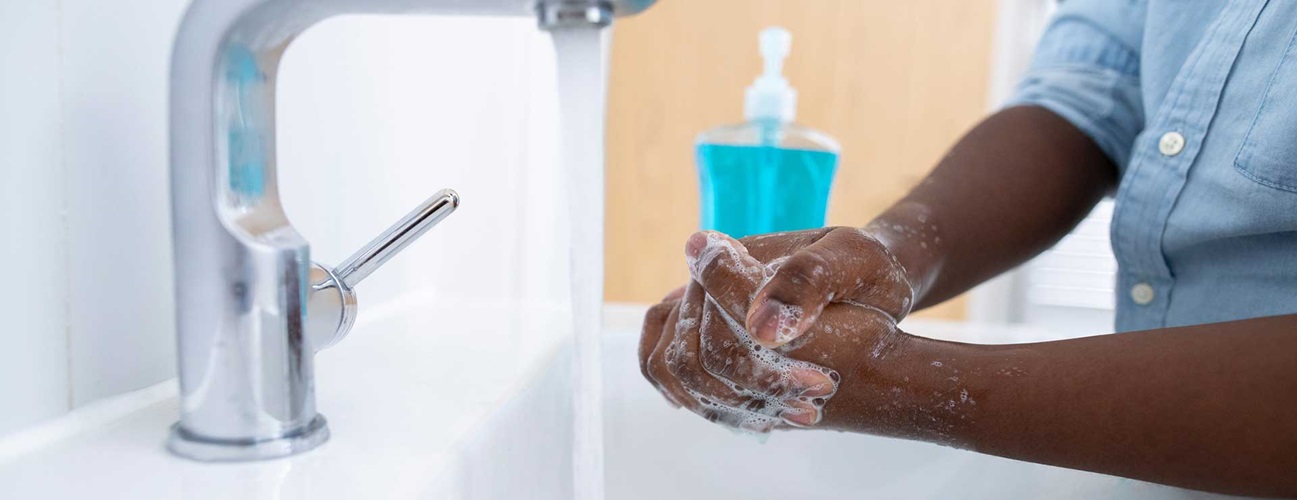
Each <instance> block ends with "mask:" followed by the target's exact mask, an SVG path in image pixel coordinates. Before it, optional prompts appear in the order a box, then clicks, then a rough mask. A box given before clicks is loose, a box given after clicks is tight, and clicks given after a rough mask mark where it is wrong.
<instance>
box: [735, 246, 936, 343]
mask: <svg viewBox="0 0 1297 500" xmlns="http://www.w3.org/2000/svg"><path fill="white" fill-rule="evenodd" d="M773 264H774V263H772V265H773ZM911 300H912V291H911V289H910V285H909V281H908V280H906V278H905V272H904V270H903V269H902V268H901V266H900V265H899V264H897V263H896V260H895V259H893V258H892V257H891V254H890V253H889V252H888V251H887V249H886V247H884V246H883V244H882V243H880V242H879V241H878V240H876V239H874V238H872V237H870V236H867V235H866V234H865V233H864V232H862V231H860V230H857V229H847V228H843V229H836V230H833V231H830V232H828V233H825V235H824V236H823V237H821V238H820V239H818V240H816V241H815V242H813V243H811V244H810V245H807V246H806V247H804V248H802V249H801V250H798V251H797V252H795V253H793V254H792V255H791V256H789V257H788V259H787V260H785V261H784V262H782V263H781V264H779V269H778V271H776V272H775V274H774V276H773V277H771V278H770V280H769V281H768V282H766V283H765V284H764V285H763V286H762V287H761V289H760V290H758V291H757V293H756V295H755V296H753V300H752V304H753V306H752V307H751V308H750V309H749V310H748V316H747V321H746V326H747V328H748V331H749V332H751V333H752V336H753V337H754V338H756V340H757V342H760V343H762V344H764V345H766V346H768V347H775V346H780V345H783V344H786V343H788V342H790V341H792V340H793V339H795V338H797V337H798V336H800V335H802V334H803V333H805V332H806V331H807V330H808V329H809V328H810V326H811V325H813V324H814V323H815V321H816V320H817V319H819V315H820V313H821V312H823V311H824V307H825V306H827V305H828V304H829V303H830V302H834V301H839V302H854V303H859V304H861V305H864V306H868V307H872V308H875V309H878V310H880V311H882V312H884V313H887V314H889V315H891V316H892V318H894V319H899V318H901V317H904V316H905V314H907V313H908V312H909V308H910V302H911Z"/></svg>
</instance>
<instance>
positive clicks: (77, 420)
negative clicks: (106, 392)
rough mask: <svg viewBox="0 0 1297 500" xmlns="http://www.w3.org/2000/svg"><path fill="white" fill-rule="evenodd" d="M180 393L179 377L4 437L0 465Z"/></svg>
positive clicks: (94, 404)
mask: <svg viewBox="0 0 1297 500" xmlns="http://www.w3.org/2000/svg"><path fill="white" fill-rule="evenodd" d="M178 393H179V384H177V383H176V379H171V380H167V381H165V382H162V383H160V384H157V385H153V386H150V387H145V388H143V389H140V390H137V391H132V392H128V393H126V394H122V395H118V396H114V397H111V398H107V399H101V400H99V401H95V402H93V403H90V404H87V405H85V406H83V407H81V408H77V409H75V410H72V411H70V412H68V413H67V414H65V415H63V416H61V417H58V418H55V419H53V420H49V421H46V422H44V423H40V424H36V425H35V426H33V427H29V428H27V429H24V430H21V431H18V432H15V433H13V434H11V435H9V436H7V437H5V438H3V439H0V465H4V464H7V463H10V462H12V461H14V460H17V459H19V458H22V457H23V456H26V455H27V454H29V453H33V452H36V451H40V450H42V449H44V448H47V447H49V446H51V445H54V444H56V443H59V442H62V441H65V440H68V439H71V438H74V437H77V436H79V435H81V434H85V433H88V432H93V431H96V430H99V429H103V428H104V427H107V426H109V425H111V424H112V423H114V422H117V421H119V420H122V419H124V418H129V417H131V416H132V415H134V414H136V413H137V412H139V411H141V410H143V409H145V408H148V407H150V406H153V405H155V404H158V403H160V402H163V401H166V400H168V399H171V398H174V397H176V395H177V394H178Z"/></svg>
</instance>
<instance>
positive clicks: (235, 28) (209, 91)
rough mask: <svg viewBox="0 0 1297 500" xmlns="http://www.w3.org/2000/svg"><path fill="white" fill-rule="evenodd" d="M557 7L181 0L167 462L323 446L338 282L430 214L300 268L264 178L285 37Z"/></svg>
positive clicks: (344, 290) (343, 305) (342, 293)
mask: <svg viewBox="0 0 1297 500" xmlns="http://www.w3.org/2000/svg"><path fill="white" fill-rule="evenodd" d="M557 1H560V0H542V1H541V2H540V4H539V5H538V4H537V3H536V2H535V1H534V0H311V1H307V0H193V2H192V3H191V4H190V6H189V9H188V11H187V12H186V13H185V17H184V20H183V22H182V24H181V27H180V30H179V32H178V33H177V35H176V42H175V48H174V50H173V51H172V63H171V211H172V229H173V233H174V255H175V265H176V274H175V276H176V283H175V285H176V309H177V311H176V321H177V325H176V327H177V337H178V341H177V344H178V349H179V353H178V354H179V356H178V357H179V363H178V364H179V374H180V389H181V410H180V412H181V414H180V422H179V424H177V425H176V427H175V429H174V431H173V433H172V436H171V439H170V441H169V448H170V449H171V450H172V451H173V452H175V453H176V454H178V455H181V456H185V457H189V458H194V459H197V460H255V459H262V458H272V457H275V456H284V455H291V454H294V453H298V452H302V451H305V450H309V449H311V448H313V447H315V446H318V445H319V444H320V443H323V442H324V441H325V440H326V439H327V438H328V428H327V426H326V425H325V423H324V419H323V418H322V417H321V416H320V415H319V414H318V413H317V412H316V408H315V376H314V366H313V364H314V352H315V351H316V350H317V348H318V347H319V346H326V345H330V344H332V343H335V342H336V341H337V340H338V338H340V335H338V332H342V333H344V334H345V331H346V330H347V329H348V328H349V327H350V324H351V322H352V321H354V318H355V315H356V302H355V295H354V293H353V292H352V290H351V287H350V285H349V284H348V283H352V284H354V283H355V282H357V281H359V279H361V278H363V277H364V276H365V275H367V274H368V273H369V272H371V271H372V270H373V268H374V267H376V266H377V265H379V264H381V263H382V262H383V260H385V259H386V258H388V257H390V256H391V254H392V253H394V252H395V251H396V250H399V249H400V248H401V247H403V246H404V245H406V244H408V243H409V240H410V239H412V238H413V237H414V236H417V235H418V234H419V233H421V231H422V230H426V227H428V224H430V223H435V222H436V220H439V217H444V213H442V212H439V211H438V210H437V209H432V210H431V211H430V212H428V213H425V214H423V215H416V217H415V218H414V219H412V220H408V221H403V222H407V223H411V224H412V226H411V227H409V228H407V229H405V230H401V231H397V232H396V234H393V235H390V236H392V240H393V241H392V242H391V243H389V244H384V245H380V246H379V247H375V248H369V247H367V248H366V251H365V252H362V253H361V254H360V256H359V258H358V259H357V262H355V263H354V264H356V265H355V266H352V267H351V271H349V272H348V273H347V276H341V275H340V274H339V273H336V272H332V271H330V270H329V269H328V268H327V267H324V266H318V265H313V264H312V263H311V260H310V248H309V245H308V244H307V242H306V240H305V239H303V238H302V237H301V236H300V235H299V234H298V233H297V231H296V230H294V229H293V227H292V225H290V224H289V223H288V219H287V218H286V217H285V216H284V213H283V209H282V207H281V205H280V202H279V193H278V186H277V179H276V174H275V171H276V157H275V105H274V104H275V102H274V101H275V78H276V75H277V72H278V67H279V62H280V56H281V55H282V54H283V53H284V49H285V48H286V47H287V46H288V44H289V43H290V42H291V41H292V40H293V38H294V37H296V36H297V35H298V34H299V33H301V32H302V31H303V30H305V29H306V28H308V27H310V26H312V25H314V24H315V23H317V22H319V21H321V20H323V19H326V18H329V17H333V16H336V15H341V14H352V13H355V14H361V13H372V14H415V13H426V14H443V15H489V16H536V17H540V16H543V15H545V13H546V12H550V13H553V14H554V15H555V17H554V18H555V19H556V20H557V21H555V23H557V24H553V23H551V26H555V27H561V26H562V24H563V23H561V22H558V21H562V20H565V19H571V17H570V16H568V15H567V14H564V13H565V12H570V11H572V9H574V8H578V7H579V6H580V5H582V2H572V1H567V0H564V3H565V4H571V5H572V6H576V7H572V6H553V7H550V6H549V4H550V3H551V2H557ZM586 3H588V2H586ZM652 3H653V2H652V1H650V0H612V1H606V2H598V3H595V4H594V5H595V7H596V10H597V12H595V15H594V16H593V17H590V16H589V11H588V8H587V11H585V12H586V14H587V19H589V20H590V22H593V23H595V24H597V25H602V24H600V23H605V22H606V21H607V18H606V11H607V10H608V9H611V11H612V12H613V14H615V15H628V14H634V13H637V12H640V11H642V10H644V9H645V8H647V7H648V6H649V5H651V4H652ZM587 7H588V6H587ZM601 16H602V17H601ZM454 203H457V199H455V200H454ZM452 205H453V203H452ZM452 208H453V207H452ZM443 210H444V204H443ZM438 214H441V215H438ZM349 264H351V262H350V261H349ZM351 276H354V278H350V277H351ZM315 309H318V311H317V310H315ZM308 311H312V312H311V313H310V314H308ZM310 325H324V326H320V327H319V329H318V331H317V330H316V327H313V326H310ZM328 325H337V327H336V328H330V327H329V326H328ZM330 329H332V330H333V333H334V334H333V335H329V334H328V333H327V332H328V331H329V330H330Z"/></svg>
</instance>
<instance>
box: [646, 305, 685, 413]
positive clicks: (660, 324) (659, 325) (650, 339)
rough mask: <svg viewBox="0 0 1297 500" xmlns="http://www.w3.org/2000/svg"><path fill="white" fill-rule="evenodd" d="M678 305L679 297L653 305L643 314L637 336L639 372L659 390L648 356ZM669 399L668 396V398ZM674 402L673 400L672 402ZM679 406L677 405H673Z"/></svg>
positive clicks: (660, 337) (660, 389)
mask: <svg viewBox="0 0 1297 500" xmlns="http://www.w3.org/2000/svg"><path fill="white" fill-rule="evenodd" d="M679 306H680V299H679V298H677V299H675V300H671V301H667V302H663V303H661V304H658V305H656V306H653V307H652V308H650V309H649V310H648V313H647V314H645V315H644V328H643V329H642V330H640V337H639V368H640V373H641V374H643V375H644V378H645V379H647V380H648V381H649V383H650V384H652V385H653V387H654V388H656V389H657V390H658V391H659V392H661V391H662V385H661V384H660V383H658V381H657V380H656V379H655V378H654V377H653V375H652V374H650V373H649V356H650V355H652V354H653V350H654V349H656V348H657V346H658V341H660V340H662V332H663V328H665V326H666V324H667V318H669V317H671V314H672V313H673V312H675V310H676V309H677V308H678V307H679ZM668 400H669V398H668ZM672 404H674V402H672ZM675 406H677V407H678V406H679V405H675Z"/></svg>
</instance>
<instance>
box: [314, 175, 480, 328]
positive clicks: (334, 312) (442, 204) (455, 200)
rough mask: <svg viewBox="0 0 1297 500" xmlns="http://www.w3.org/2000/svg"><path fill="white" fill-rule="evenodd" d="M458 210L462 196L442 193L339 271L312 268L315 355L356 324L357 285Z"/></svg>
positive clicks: (319, 266) (371, 243)
mask: <svg viewBox="0 0 1297 500" xmlns="http://www.w3.org/2000/svg"><path fill="white" fill-rule="evenodd" d="M458 207H459V194H457V193H455V192H454V191H452V190H449V189H443V190H441V191H440V192H438V193H437V194H435V195H433V196H432V197H431V198H428V200H427V201H425V202H423V203H421V204H420V205H419V206H418V207H417V208H415V209H414V210H413V211H411V212H410V213H408V214H406V215H405V217H403V218H401V220H400V221H398V222H397V223H396V224H393V225H392V227H389V228H387V230H386V231H383V234H380V235H378V237H377V238H374V240H373V241H370V242H369V244H368V245H365V247H364V248H362V249H360V251H358V252H356V253H355V254H354V255H352V256H351V257H350V258H348V259H347V261H346V262H344V263H343V264H342V265H341V266H338V268H337V269H329V268H328V266H325V265H323V264H320V263H318V262H316V263H313V264H312V265H311V271H310V279H311V291H310V292H309V296H308V297H307V299H306V301H307V308H306V309H307V313H306V332H307V337H308V338H309V339H310V341H311V346H312V348H313V349H314V351H315V352H320V351H323V350H325V349H327V348H329V347H332V346H334V345H336V344H337V343H338V342H341V341H342V339H343V338H345V337H346V336H347V334H348V333H350V332H351V327H352V325H354V324H355V323H356V303H357V302H356V291H355V288H356V285H358V284H360V282H361V280H364V279H365V277H367V276H369V275H370V274H371V273H373V272H374V271H375V270H377V269H378V268H379V267H381V266H382V265H383V264H385V263H386V262H387V261H389V260H391V259H392V257H395V256H396V254H397V253H399V252H400V251H401V250H404V249H405V247H408V246H410V244H411V243H414V240H416V239H418V238H419V237H420V236H423V233H426V232H428V230H429V229H432V228H433V226H436V225H437V223H438V222H441V221H442V220H443V219H445V218H446V217H449V216H450V214H451V213H454V212H455V209H456V208H458Z"/></svg>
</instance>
